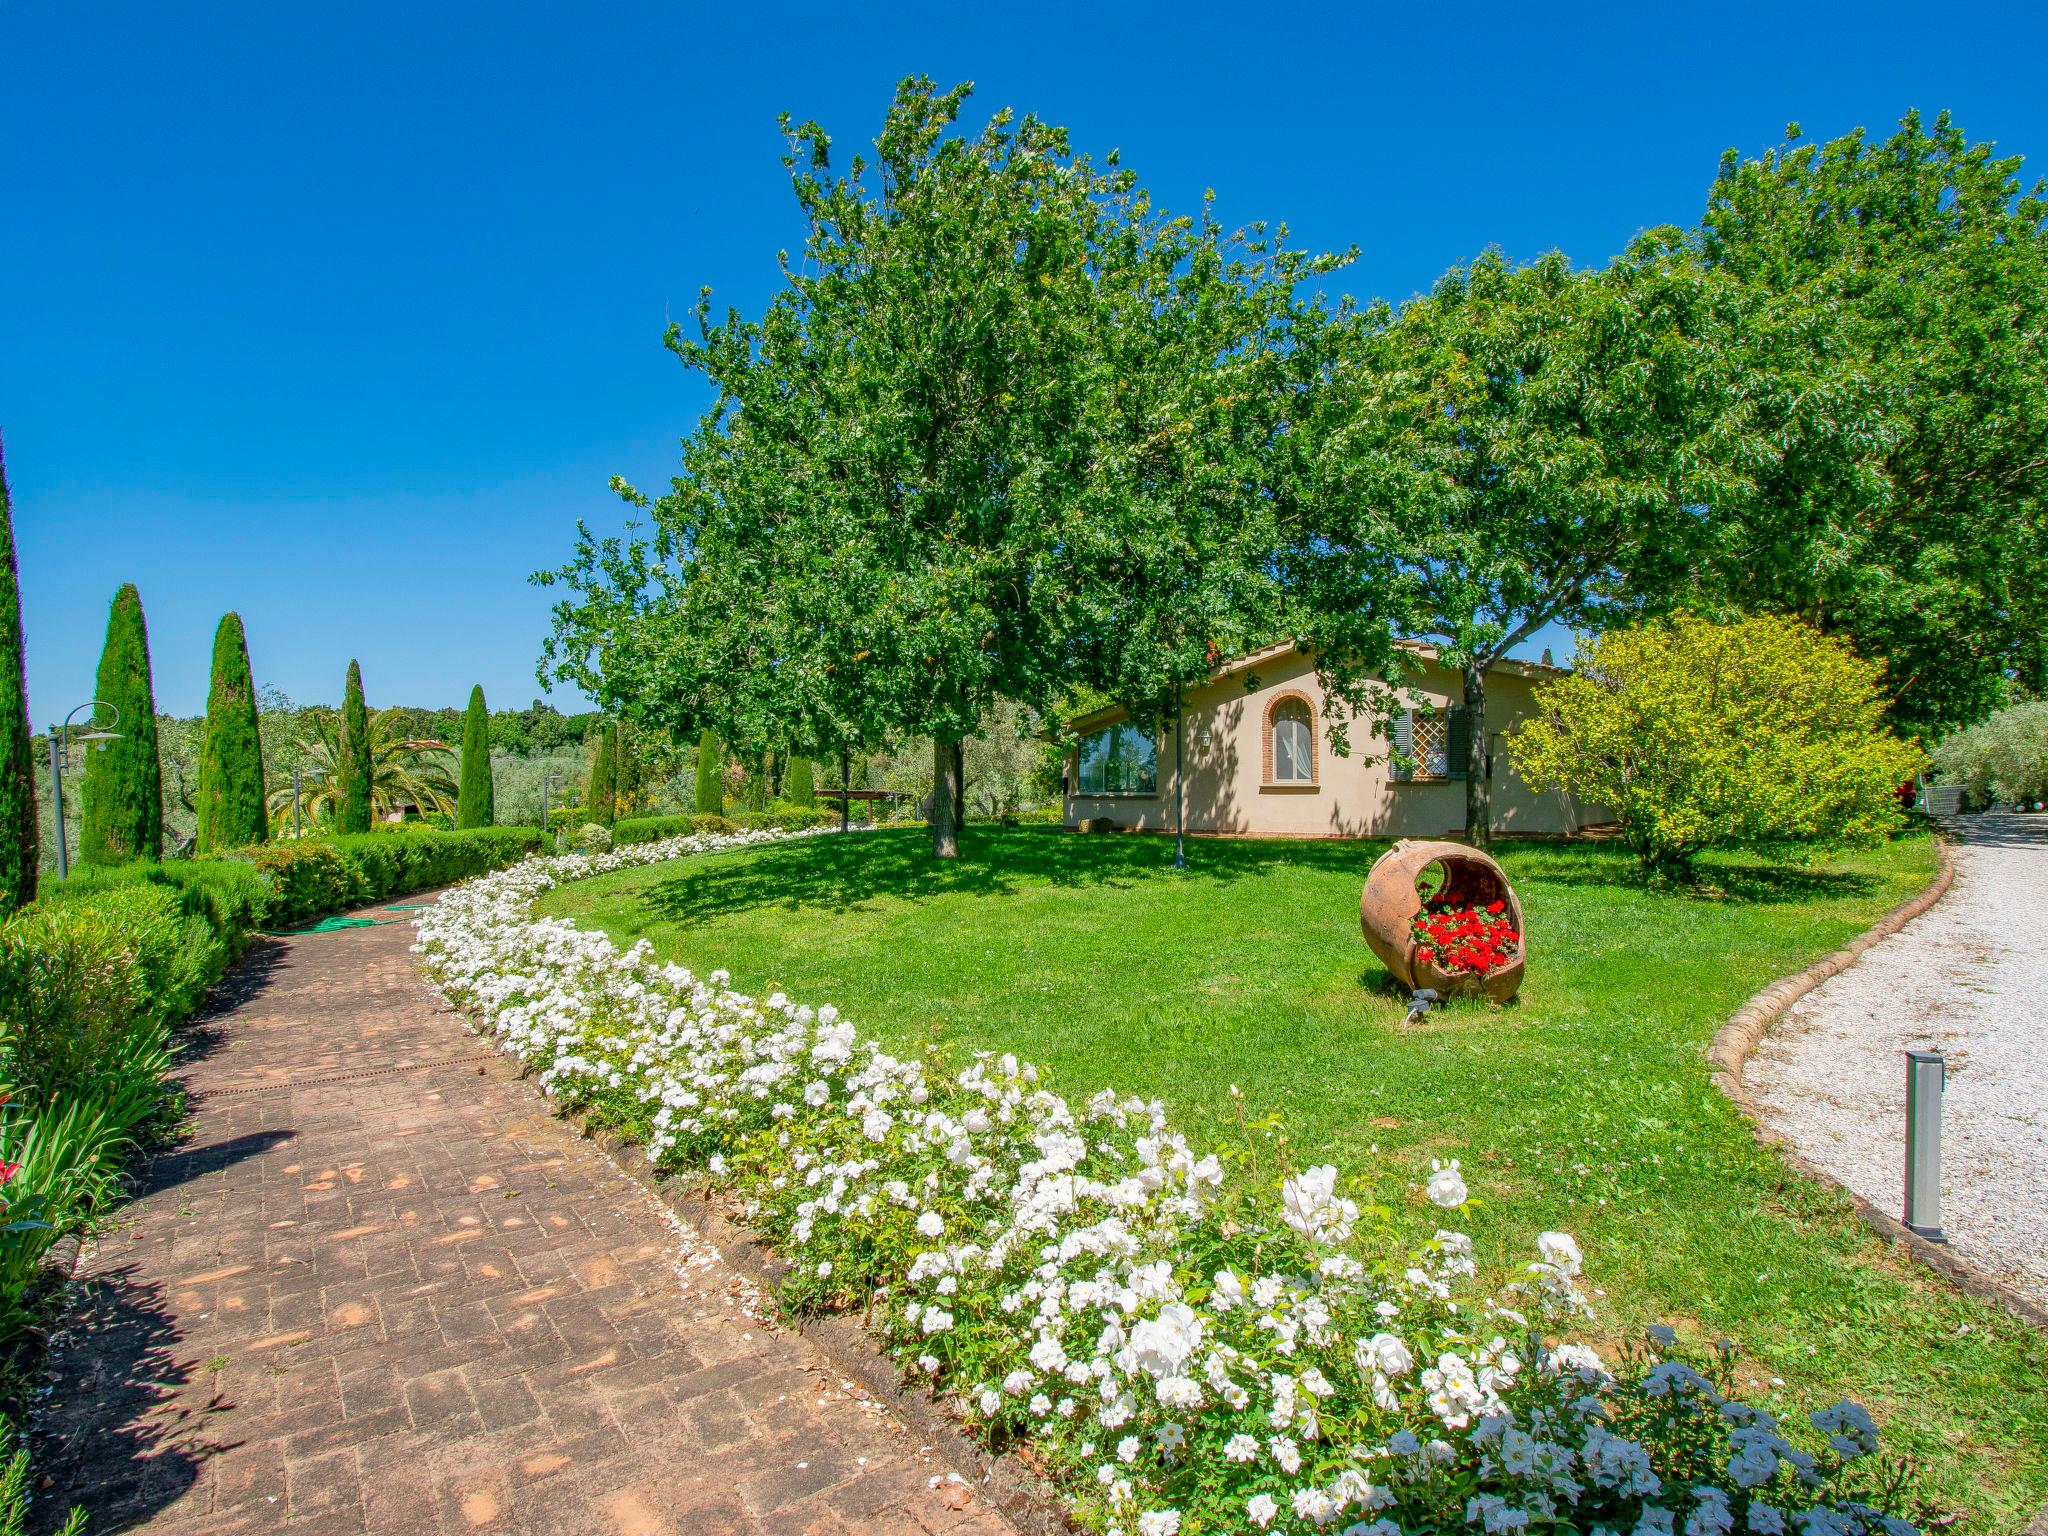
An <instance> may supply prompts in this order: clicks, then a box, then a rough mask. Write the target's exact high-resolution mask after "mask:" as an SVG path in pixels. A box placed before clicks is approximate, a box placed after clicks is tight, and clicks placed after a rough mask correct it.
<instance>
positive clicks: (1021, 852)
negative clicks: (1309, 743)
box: [640, 827, 1386, 921]
mask: <svg viewBox="0 0 2048 1536" xmlns="http://www.w3.org/2000/svg"><path fill="white" fill-rule="evenodd" d="M1385 847H1386V844H1385V843H1384V842H1336V841H1331V842H1300V841H1295V842H1256V841H1250V840H1237V839H1228V840H1226V839H1220V838H1217V839H1211V838H1201V839H1194V838H1191V839H1189V841H1188V868H1187V871H1186V873H1185V874H1183V875H1180V876H1178V877H1175V876H1174V874H1173V869H1172V864H1173V841H1172V839H1170V838H1164V837H1140V836H1121V837H1110V836H1101V837H1082V836H1079V835H1077V834H1075V833H1071V832H1064V831H1061V830H1060V829H1059V828H1057V827H1020V828H1016V829H1014V830H1001V829H997V828H993V827H969V828H967V830H966V831H965V833H964V834H963V835H962V836H961V839H960V857H959V858H957V859H934V858H933V857H932V856H931V841H930V834H929V833H927V832H926V831H925V830H924V829H923V828H921V827H907V828H903V829H901V830H897V829H889V830H884V831H880V832H861V833H856V834H850V835H848V836H846V837H844V838H841V837H838V836H834V835H829V834H828V835H826V836H823V837H815V838H805V839H803V840H802V841H801V842H791V843H780V844H769V845H768V846H766V847H762V848H759V849H756V850H753V851H752V852H750V853H748V854H746V855H745V856H744V857H741V858H736V859H721V860H717V861H708V862H705V863H701V864H694V863H693V864H692V865H691V866H690V867H686V868H684V869H683V870H682V871H681V872H680V873H678V874H676V875H673V876H671V877H670V878H668V879H666V880H663V881H661V882H660V883H659V884H657V885H653V886H650V887H648V889H647V890H646V891H645V892H644V893H643V894H642V895H641V898H640V899H641V901H642V902H643V903H644V904H645V906H646V907H647V908H648V909H649V910H650V911H652V912H655V913H657V914H659V915H660V916H662V917H664V918H668V919H671V920H675V921H682V920H685V919H690V918H700V919H701V918H706V917H716V916H719V915H720V914H723V913H727V912H737V911H743V910H746V909H749V908H754V907H764V906H774V907H783V908H795V907H825V908H830V909H833V910H837V911H844V910H846V909H848V908H851V907H858V906H860V905H862V904H863V903H865V902H867V901H870V900H872V899H874V898H875V897H879V896H889V897H895V898H897V899H899V900H904V901H924V900H928V899H930V898H932V897H936V896H952V895H957V894H963V893H964V894H968V895H977V896H982V895H992V896H1007V895H1011V894H1013V893H1014V892H1016V891H1017V890H1019V889H1020V888H1023V887H1027V886H1045V885H1052V886H1067V887H1083V886H1105V887H1109V888H1111V889H1116V888H1120V887H1127V886H1130V885H1134V884H1136V883H1138V882H1139V881H1143V880H1151V879H1158V878H1162V877H1164V878H1180V879H1186V880H1197V881H1219V882H1220V881H1234V880H1242V879H1246V878H1250V877H1253V876H1257V875H1262V874H1266V873H1269V872H1270V871H1272V870H1275V869H1278V868H1283V867H1284V868H1288V869H1314V870H1328V871H1334V872H1339V873H1346V874H1355V875H1356V876H1357V877H1358V879H1359V881H1360V882H1361V883H1362V882H1363V881H1364V879H1365V873H1366V871H1367V870H1368V869H1370V868H1371V867H1372V861H1373V860H1374V859H1376V858H1378V857H1379V855H1380V853H1381V852H1382V851H1383V850H1384V849H1385Z"/></svg>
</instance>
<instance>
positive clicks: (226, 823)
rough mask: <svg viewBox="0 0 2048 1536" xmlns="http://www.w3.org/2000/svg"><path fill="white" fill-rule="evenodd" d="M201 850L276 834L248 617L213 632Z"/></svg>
mask: <svg viewBox="0 0 2048 1536" xmlns="http://www.w3.org/2000/svg"><path fill="white" fill-rule="evenodd" d="M197 799H198V810H199V830H198V836H197V839H196V842H197V845H198V848H199V851H200V852H201V853H214V852H218V851H219V850H220V849H223V848H243V847H247V846H248V845H249V844H251V843H260V842H262V841H264V839H265V838H267V837H268V836H269V835H270V818H269V817H268V816H267V815H266V814H265V813H264V809H263V738H262V736H261V735H260V734H259V733H258V731H257V728H256V684H255V682H254V680H253V679H252V678H251V677H250V675H249V642H248V639H247V638H246V637H245V636H244V635H243V633H242V616H241V615H240V614H239V613H230V614H227V615H225V616H224V617H223V618H222V619H221V621H220V628H218V629H216V630H215V631H214V632H213V686H212V688H211V689H209V690H208V692H207V695H206V746H205V748H204V749H203V750H202V751H201V753H200V756H199V794H198V796H197Z"/></svg>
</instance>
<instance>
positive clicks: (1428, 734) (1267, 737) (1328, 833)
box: [1064, 642, 1607, 837]
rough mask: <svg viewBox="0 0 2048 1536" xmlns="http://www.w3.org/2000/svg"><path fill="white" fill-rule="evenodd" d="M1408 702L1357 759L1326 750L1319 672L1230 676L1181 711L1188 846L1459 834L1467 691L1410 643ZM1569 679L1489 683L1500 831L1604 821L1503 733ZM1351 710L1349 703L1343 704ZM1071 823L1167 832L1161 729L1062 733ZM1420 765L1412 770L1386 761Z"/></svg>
mask: <svg viewBox="0 0 2048 1536" xmlns="http://www.w3.org/2000/svg"><path fill="white" fill-rule="evenodd" d="M1407 649H1408V650H1409V652H1410V654H1411V657H1412V662H1411V665H1410V667H1409V669H1408V671H1409V680H1408V686H1407V688H1406V690H1404V697H1405V696H1407V695H1412V696H1414V698H1416V699H1417V700H1418V701H1419V702H1420V705H1421V707H1419V708H1416V709H1406V710H1403V711H1402V712H1400V713H1399V714H1397V715H1395V717H1394V718H1393V721H1392V722H1391V724H1392V728H1393V734H1394V738H1395V739H1394V742H1393V743H1392V745H1394V746H1396V747H1398V749H1399V751H1398V752H1397V753H1395V754H1391V755H1390V753H1389V751H1388V748H1389V745H1390V744H1389V742H1388V741H1387V740H1386V739H1385V737H1384V736H1382V735H1380V734H1378V732H1377V731H1376V730H1375V729H1374V728H1373V727H1372V726H1371V725H1370V724H1368V723H1365V722H1361V723H1360V725H1359V726H1358V727H1356V728H1354V729H1353V731H1352V732H1351V733H1350V734H1351V740H1350V743H1349V745H1350V752H1349V755H1348V756H1343V757H1340V756H1338V755H1337V754H1336V753H1335V752H1334V751H1332V750H1331V747H1330V738H1329V731H1328V721H1327V719H1326V705H1325V701H1324V697H1323V690H1322V687H1321V685H1320V684H1319V683H1318V682H1317V680H1316V672H1315V659H1314V657H1313V656H1312V655H1309V654H1306V653H1304V652H1301V651H1298V650H1296V649H1295V647H1294V646H1293V645H1292V644H1291V643H1285V642H1283V643H1282V644H1279V645H1272V646H1268V647H1266V648H1265V649H1263V650H1259V651H1254V652H1252V653H1251V654H1249V655H1246V656H1240V657H1237V658H1236V659H1235V660H1232V661H1228V662H1225V663H1224V664H1223V665H1222V666H1221V667H1219V668H1218V669H1217V671H1216V672H1215V673H1214V674H1213V675H1212V676H1210V677H1209V678H1208V680H1207V681H1205V682H1203V683H1202V684H1201V685H1199V686H1198V687H1195V688H1191V689H1189V690H1187V692H1186V693H1185V694H1184V695H1183V696H1182V700H1181V726H1180V738H1181V743H1182V745H1183V746H1184V748H1185V751H1186V754H1187V759H1186V763H1185V769H1186V772H1185V775H1184V777H1183V780H1182V784H1181V793H1182V795H1183V796H1184V798H1185V815H1186V818H1187V830H1188V831H1189V832H1206V833H1223V834H1237V835H1244V836H1255V837H1442V836H1444V835H1446V834H1453V835H1455V834H1457V833H1459V832H1462V831H1463V830H1464V827H1465V763H1466V756H1467V754H1466V741H1467V737H1466V734H1465V721H1466V713H1467V712H1466V710H1465V707H1464V702H1463V701H1464V683H1463V679H1462V678H1461V677H1460V676H1459V675H1458V673H1457V672H1456V671H1454V670H1452V669H1451V668H1448V667H1445V666H1443V665H1442V664H1440V663H1439V662H1438V660H1437V654H1436V650H1435V648H1434V647H1431V646H1426V645H1417V644H1411V645H1409V646H1408V647H1407ZM1563 671H1564V669H1563V668H1561V667H1553V666H1548V665H1543V664H1540V663H1536V662H1526V661H1502V662H1498V663H1496V664H1495V666H1494V667H1493V669H1492V670H1491V671H1490V672H1489V673H1488V674H1487V686H1486V735H1487V740H1488V742H1489V743H1491V744H1492V746H1493V754H1492V769H1493V829H1494V831H1495V832H1496V833H1502V834H1507V835H1510V836H1512V835H1514V834H1516V833H1528V834H1545V835H1552V836H1554V835H1557V834H1561V833H1569V832H1575V831H1577V830H1579V829H1580V828H1581V827H1584V826H1587V825H1590V824H1592V823H1594V822H1598V821H1605V820H1606V819H1607V818H1606V816H1605V814H1604V813H1603V812H1600V811H1598V810H1596V809H1593V808H1587V807H1581V806H1579V805H1577V804H1575V803H1574V802H1573V801H1572V799H1571V798H1570V797H1569V796H1567V795H1565V794H1563V793H1562V792H1558V791H1544V792H1540V793H1539V792H1538V791H1536V790H1533V789H1530V788H1529V787H1528V786H1527V785H1526V784H1524V783H1523V782H1522V781H1521V780H1520V779H1519V778H1517V777H1516V776H1515V771H1514V764H1513V762H1512V761H1511V755H1510V753H1509V751H1508V749H1507V746H1506V744H1505V742H1504V741H1503V740H1502V737H1503V733H1504V732H1506V731H1507V729H1508V728H1509V727H1511V726H1512V725H1514V723H1515V722H1516V721H1518V720H1520V719H1522V718H1523V717H1524V716H1526V715H1528V714H1529V713H1531V712H1532V710H1533V709H1534V707H1535V704H1534V696H1533V692H1532V690H1533V688H1534V686H1535V684H1536V683H1538V682H1540V681H1542V680H1543V679H1544V678H1546V677H1556V676H1560V675H1562V674H1563ZM1338 707H1339V708H1342V707H1343V706H1342V705H1339V706H1338ZM1067 729H1068V730H1069V731H1071V732H1073V734H1074V736H1075V738H1076V739H1075V742H1074V745H1073V747H1072V749H1071V750H1070V751H1069V752H1068V755H1067V767H1066V793H1065V796H1064V805H1065V820H1066V824H1067V826H1069V827H1075V826H1078V825H1079V824H1080V823H1082V822H1083V821H1088V822H1091V823H1102V822H1107V823H1108V824H1110V825H1112V826H1116V827H1118V828H1123V829H1128V830H1134V831H1143V832H1170V831H1172V830H1173V828H1174V814H1175V811H1174V754H1175V743H1174V741H1173V729H1172V725H1171V723H1170V722H1166V723H1163V724H1162V726H1161V728H1160V729H1159V730H1157V731H1154V730H1152V729H1151V728H1149V727H1148V726H1146V725H1143V724H1138V723H1133V722H1132V720H1131V719H1130V716H1129V714H1128V712H1127V711H1125V710H1124V709H1122V708H1120V707H1112V708H1109V709H1103V710H1098V711H1096V712H1095V713H1094V714H1091V715H1084V716H1082V717H1080V718H1079V719H1076V720H1071V721H1069V722H1068V723H1067ZM1390 756H1398V757H1400V758H1402V759H1403V760H1411V759H1412V761H1413V764H1414V766H1413V767H1412V768H1408V767H1405V766H1404V765H1403V764H1402V763H1396V762H1393V761H1391V760H1390Z"/></svg>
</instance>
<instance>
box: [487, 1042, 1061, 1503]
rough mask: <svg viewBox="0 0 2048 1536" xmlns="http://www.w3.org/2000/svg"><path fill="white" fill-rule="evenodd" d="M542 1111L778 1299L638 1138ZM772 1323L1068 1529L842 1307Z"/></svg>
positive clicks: (769, 1256)
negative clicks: (906, 1377) (910, 1380)
mask: <svg viewBox="0 0 2048 1536" xmlns="http://www.w3.org/2000/svg"><path fill="white" fill-rule="evenodd" d="M458 1017H463V1018H464V1019H465V1022H467V1016H466V1015H461V1014H459V1013H458ZM479 1038H488V1037H485V1036H481V1035H480V1036H479ZM514 1065H515V1067H516V1069H517V1071H518V1073H519V1075H520V1076H521V1077H523V1078H525V1079H527V1080H528V1081H529V1082H531V1081H532V1080H533V1078H534V1073H533V1072H532V1071H531V1070H530V1069H529V1068H527V1067H526V1066H525V1065H524V1064H523V1063H518V1062H516V1061H515V1062H514ZM548 1108H549V1110H550V1111H551V1112H553V1113H554V1114H555V1115H556V1116H557V1117H558V1118H560V1119H561V1120H562V1121H563V1122H564V1123H565V1124H567V1125H568V1126H570V1127H571V1128H572V1129H573V1130H574V1131H575V1132H576V1133H577V1134H578V1135H579V1136H581V1137H583V1139H584V1140H586V1141H588V1142H590V1143H591V1144H592V1145H593V1146H595V1147H596V1148H598V1150H599V1151H601V1152H603V1153H604V1154H605V1155H606V1156H607V1157H608V1158H610V1159H611V1161H612V1163H613V1165H614V1166H615V1167H617V1168H618V1170H619V1171H620V1172H621V1173H623V1174H625V1176H626V1177H627V1178H629V1179H631V1180H632V1181H633V1182H634V1183H635V1184H637V1185H639V1186H640V1187H641V1188H642V1189H644V1190H646V1191H647V1193H648V1194H649V1195H651V1196H652V1197H653V1198H654V1199H655V1200H656V1201H658V1202H659V1203H660V1204H661V1205H662V1206H663V1207H665V1208H666V1209H667V1210H669V1211H670V1212H672V1213H673V1214H674V1215H675V1217H676V1219H677V1220H678V1221H682V1222H685V1223H687V1224H688V1225H689V1226H690V1227H691V1228H692V1229H693V1230H694V1231H695V1232H696V1233H697V1234H698V1235H699V1236H701V1237H703V1238H704V1239H705V1240H706V1241H707V1242H709V1243H710V1244H711V1245H712V1246H713V1247H715V1248H716V1249H717V1250H718V1252H719V1256H720V1257H721V1258H722V1259H723V1260H724V1261H725V1262H726V1263H727V1264H729V1265H730V1266H731V1267H732V1268H733V1269H735V1270H737V1271H738V1272H739V1273H740V1274H742V1275H744V1276H745V1277H746V1278H747V1279H749V1280H751V1281H753V1282H754V1283H755V1284H757V1285H759V1286H760V1287H762V1289H763V1290H764V1291H766V1292H767V1293H768V1294H769V1295H771V1296H777V1297H779V1296H780V1294H781V1281H782V1277H783V1276H784V1275H785V1274H787V1273H788V1271H789V1264H788V1261H787V1260H785V1259H783V1258H781V1257H780V1256H778V1255H777V1254H776V1253H775V1252H774V1251H773V1250H772V1249H770V1248H768V1247H767V1246H766V1245H765V1244H763V1243H762V1242H761V1241H760V1240H759V1239H757V1238H755V1237H753V1236H752V1235H751V1234H749V1233H748V1232H747V1231H746V1229H745V1228H743V1227H740V1226H738V1225H737V1224H735V1223H734V1222H733V1221H731V1220H730V1219H729V1218H728V1217H726V1216H725V1214H724V1213H723V1212H721V1211H720V1210H719V1209H718V1208H717V1207H716V1206H715V1205H713V1204H712V1203H711V1202H710V1201H708V1200H706V1199H705V1198H703V1197H702V1196H701V1195H698V1194H696V1193H695V1192H693V1191H692V1189H691V1188H690V1184H689V1181H688V1180H687V1179H685V1178H683V1177H681V1176H680V1175H676V1174H668V1175H663V1174H660V1173H657V1172H656V1171H655V1168H654V1165H653V1164H652V1163H650V1162H648V1160H647V1152H646V1149H645V1148H644V1147H643V1146H641V1145H640V1144H639V1143H637V1142H634V1141H631V1140H628V1139H627V1138H626V1137H624V1136H621V1135H619V1134H618V1133H617V1132H616V1131H613V1130H610V1129H608V1128H605V1127H602V1126H597V1125H594V1124H592V1123H591V1121H590V1119H589V1117H588V1116H586V1115H585V1114H584V1113H583V1112H582V1111H581V1110H573V1109H564V1108H561V1107H559V1106H557V1105H556V1104H554V1103H553V1101H551V1100H550V1101H548ZM776 1322H777V1325H778V1326H780V1327H784V1328H788V1329H790V1330H791V1331H793V1332H794V1333H796V1334H797V1335H798V1336H799V1337H801V1338H802V1339H803V1340H804V1341H805V1342H806V1343H807V1344H809V1345H810V1346H811V1348H812V1349H814V1350H815V1351H816V1352H817V1354H818V1356H819V1358H820V1359H821V1360H822V1361H824V1363H825V1364H827V1365H829V1366H830V1367H831V1368H832V1369H833V1370H835V1371H837V1372H838V1373H839V1374H840V1375H841V1376H842V1377H844V1378H845V1379H847V1380H850V1381H852V1382H855V1383H856V1384H858V1385H859V1386H860V1387H861V1388H862V1389H863V1390H864V1391H866V1392H867V1394H868V1396H869V1397H870V1398H871V1399H872V1400H873V1401H874V1402H875V1403H877V1404H879V1405H880V1406H881V1407H882V1409H883V1410H884V1411H885V1412H887V1413H888V1414H889V1415H890V1417H892V1418H894V1419H895V1420H896V1422H897V1423H898V1424H900V1425H902V1426H903V1428H904V1429H905V1430H907V1431H908V1432H909V1433H910V1434H912V1435H913V1436H915V1437H917V1439H918V1440H919V1441H920V1442H922V1443H924V1444H928V1445H932V1446H935V1447H937V1448H939V1449H940V1450H941V1452H942V1454H943V1456H944V1457H945V1459H946V1460H947V1461H949V1462H951V1463H952V1464H953V1465H955V1466H960V1467H966V1468H971V1469H973V1470H974V1471H975V1472H976V1473H978V1474H979V1475H980V1478H981V1493H982V1496H983V1497H984V1498H986V1499H987V1500H988V1501H989V1502H990V1504H992V1505H993V1506H994V1507H995V1509H996V1510H997V1512H998V1513H999V1514H1001V1515H1002V1516H1003V1518H1004V1519H1006V1520H1008V1521H1009V1522H1010V1524H1011V1525H1013V1526H1014V1527H1015V1528H1016V1529H1017V1531H1018V1532H1019V1536H1072V1533H1073V1532H1074V1531H1075V1529H1076V1527H1075V1526H1074V1525H1073V1523H1072V1522H1071V1521H1069V1520H1068V1518H1067V1514H1066V1508H1065V1506H1064V1505H1063V1504H1062V1503H1061V1501H1060V1499H1059V1497H1058V1495H1057V1494H1056V1493H1054V1491H1053V1489H1052V1486H1051V1485H1050V1484H1049V1483H1048V1482H1047V1481H1046V1480H1045V1479H1044V1478H1042V1477H1039V1476H1038V1475H1036V1474H1035V1473H1033V1472H1031V1471H1030V1470H1029V1469H1028V1468H1026V1467H1025V1466H1024V1465H1022V1464H1021V1463H1020V1462H1019V1461H1018V1460H1017V1458H1015V1457H1014V1456H1009V1455H1005V1454H1002V1453H1000V1452H996V1451H991V1450H990V1449H989V1448H988V1447H987V1446H985V1445H983V1444H982V1443H981V1442H980V1441H979V1440H976V1439H975V1438H974V1437H973V1436H972V1435H969V1434H967V1433H966V1432H965V1431H964V1430H962V1429H961V1427H960V1424H959V1422H958V1421H957V1420H956V1419H955V1418H954V1417H953V1416H952V1415H951V1414H949V1413H947V1412H946V1411H945V1409H944V1408H943V1407H942V1406H941V1405H940V1403H939V1401H938V1400H937V1399H935V1398H933V1397H932V1396H931V1395H930V1394H929V1393H926V1392H922V1391H918V1390H916V1389H915V1388H913V1387H909V1386H906V1385H905V1384H904V1382H903V1380H902V1377H901V1375H900V1373H899V1372H898V1370H897V1367H896V1365H895V1363H894V1362H893V1361H891V1360H890V1359H889V1358H888V1356H886V1355H884V1354H882V1353H881V1352H880V1351H878V1350H877V1349H876V1348H875V1346H874V1343H873V1341H871V1340H870V1339H869V1338H868V1336H867V1334H866V1332H864V1331H863V1330H862V1328H861V1326H860V1324H859V1322H858V1321H856V1320H855V1319H854V1318H852V1317H851V1316H847V1315H844V1314H825V1315H804V1314H796V1313H788V1312H783V1313H779V1314H778V1316H777V1318H776Z"/></svg>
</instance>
